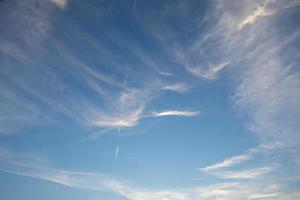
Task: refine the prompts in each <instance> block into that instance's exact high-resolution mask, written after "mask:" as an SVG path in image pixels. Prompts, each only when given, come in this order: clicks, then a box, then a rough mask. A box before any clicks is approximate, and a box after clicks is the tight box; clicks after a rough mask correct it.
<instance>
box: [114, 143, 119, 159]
mask: <svg viewBox="0 0 300 200" xmlns="http://www.w3.org/2000/svg"><path fill="white" fill-rule="evenodd" d="M118 154H119V146H117V148H116V154H115V159H116V160H117V159H118Z"/></svg>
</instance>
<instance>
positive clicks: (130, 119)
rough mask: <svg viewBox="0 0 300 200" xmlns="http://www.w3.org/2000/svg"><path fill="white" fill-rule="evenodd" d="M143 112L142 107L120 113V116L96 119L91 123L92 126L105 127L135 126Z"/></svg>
mask: <svg viewBox="0 0 300 200" xmlns="http://www.w3.org/2000/svg"><path fill="white" fill-rule="evenodd" d="M142 112H143V108H139V109H138V110H136V111H133V112H129V113H125V114H121V115H122V116H120V117H118V116H117V117H111V118H109V117H106V118H105V117H104V118H103V119H98V120H95V121H93V122H91V124H92V125H93V126H99V127H106V128H122V127H127V128H128V127H133V126H136V125H137V123H138V121H139V119H140V118H141V114H142Z"/></svg>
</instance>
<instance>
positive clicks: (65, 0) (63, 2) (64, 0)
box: [50, 0, 68, 9]
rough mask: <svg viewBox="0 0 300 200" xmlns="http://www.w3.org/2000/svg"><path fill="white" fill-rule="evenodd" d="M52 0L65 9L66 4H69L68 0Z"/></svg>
mask: <svg viewBox="0 0 300 200" xmlns="http://www.w3.org/2000/svg"><path fill="white" fill-rule="evenodd" d="M50 1H51V2H52V3H54V4H55V5H56V6H58V7H60V8H62V9H65V8H66V6H67V5H68V0H50Z"/></svg>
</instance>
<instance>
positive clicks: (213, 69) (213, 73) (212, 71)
mask: <svg viewBox="0 0 300 200" xmlns="http://www.w3.org/2000/svg"><path fill="white" fill-rule="evenodd" d="M228 64H229V62H224V63H220V64H218V65H209V67H208V69H206V70H204V69H203V68H201V67H187V68H186V69H187V70H188V71H189V72H191V73H192V74H194V75H195V76H197V77H199V78H203V79H208V80H213V79H216V77H217V75H218V73H219V72H220V71H221V70H223V69H224V67H225V66H227V65H228Z"/></svg>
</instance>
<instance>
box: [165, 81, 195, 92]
mask: <svg viewBox="0 0 300 200" xmlns="http://www.w3.org/2000/svg"><path fill="white" fill-rule="evenodd" d="M162 89H163V90H170V91H174V92H186V91H187V90H189V89H190V87H189V86H188V85H186V84H184V83H176V84H172V85H166V86H164V87H163V88H162Z"/></svg>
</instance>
